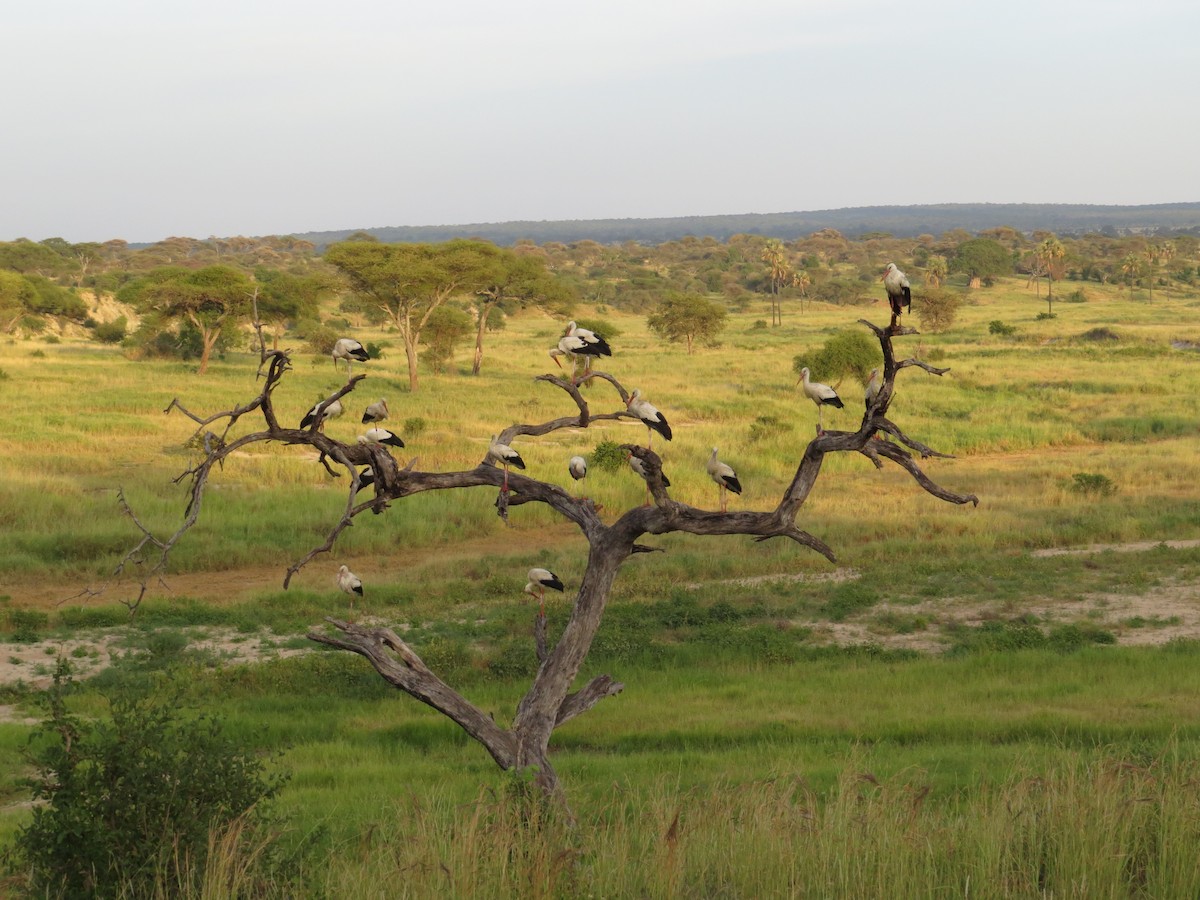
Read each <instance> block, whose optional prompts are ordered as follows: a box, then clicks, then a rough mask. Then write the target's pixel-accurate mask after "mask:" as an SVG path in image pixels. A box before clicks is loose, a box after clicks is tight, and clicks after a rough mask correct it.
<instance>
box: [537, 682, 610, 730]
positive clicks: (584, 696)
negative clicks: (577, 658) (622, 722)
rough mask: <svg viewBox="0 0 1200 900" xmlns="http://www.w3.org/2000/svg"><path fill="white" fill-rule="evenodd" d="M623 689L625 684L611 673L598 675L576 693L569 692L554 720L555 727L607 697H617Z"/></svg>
mask: <svg viewBox="0 0 1200 900" xmlns="http://www.w3.org/2000/svg"><path fill="white" fill-rule="evenodd" d="M623 690H625V685H623V684H621V682H619V681H616V680H614V679H613V677H612V676H611V675H597V676H596V677H595V678H593V679H592V680H591V681H589V682H588V683H587V684H585V685H584V686H583V687H582V688H581V689H580V690H578V691H576V692H575V693H574V694H567V696H566V697H565V698H564V699H563V702H562V705H561V706H559V708H558V717H557V718H556V719H555V720H554V725H555V727H558V726H559V725H561V724H563V723H564V722H569V721H570V720H571V719H573V718H575V717H576V716H578V715H580V714H581V713H585V712H587V711H588V710H589V709H591V708H592V707H593V706H595V705H596V704H597V703H599V702H600V701H601V700H603V699H604V698H605V697H615V696H616V695H617V694H619V693H621V691H623Z"/></svg>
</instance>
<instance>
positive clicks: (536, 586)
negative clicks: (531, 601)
mask: <svg viewBox="0 0 1200 900" xmlns="http://www.w3.org/2000/svg"><path fill="white" fill-rule="evenodd" d="M528 577H529V581H528V582H527V583H526V585H525V593H526V594H528V595H529V596H530V597H537V599H538V615H539V616H542V617H545V615H546V588H550V589H551V590H555V591H561V590H563V588H564V587H565V585H563V583H562V582H561V581H560V580H559V578H558V576H557V575H555V574H554V573H553V572H551V571H550V570H549V569H530V570H529V576H528Z"/></svg>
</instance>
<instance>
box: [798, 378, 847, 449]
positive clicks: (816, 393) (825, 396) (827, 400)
mask: <svg viewBox="0 0 1200 900" xmlns="http://www.w3.org/2000/svg"><path fill="white" fill-rule="evenodd" d="M796 383H797V384H800V383H803V384H804V395H805V396H806V397H808V399H809V400H811V401H812V402H813V403H815V404H817V434H824V433H825V427H824V426H823V425H822V424H821V411H822V409H823V408H824V407H826V406H836V407H837V408H838V409H842V408H843V407H844V406H845V404H844V403H842V398H841V397H839V396H838V395H837V391H835V390H834V389H833V388H831V387H830V386H829V385H827V384H821V383H820V382H819V381H809V380H808V366H805V367H804V368H803V369H801V370H800V381H798V382H796Z"/></svg>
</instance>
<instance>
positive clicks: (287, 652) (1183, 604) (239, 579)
mask: <svg viewBox="0 0 1200 900" xmlns="http://www.w3.org/2000/svg"><path fill="white" fill-rule="evenodd" d="M1162 544H1166V545H1167V546H1169V547H1195V546H1200V541H1157V542H1154V541H1144V542H1138V543H1132V544H1117V545H1110V544H1104V545H1094V546H1091V547H1085V548H1077V549H1055V550H1038V551H1034V552H1033V554H1032V555H1033V556H1054V555H1067V554H1075V553H1101V552H1105V551H1118V552H1139V551H1146V550H1150V549H1153V548H1155V547H1158V546H1160V545H1162ZM363 571H364V572H366V571H367V570H366V569H365V568H364V569H363ZM858 577H859V573H858V572H856V571H854V570H853V569H848V568H839V569H836V570H835V571H833V572H828V573H821V574H816V575H813V574H804V575H792V574H783V575H763V576H757V577H751V578H735V579H729V580H728V581H724V582H717V583H718V584H731V585H738V586H747V585H755V584H768V583H776V582H781V581H794V582H829V583H838V582H844V581H849V580H853V579H856V578H858ZM279 579H280V570H279V568H278V567H264V568H262V569H261V570H255V571H253V572H251V571H247V570H239V571H236V572H227V573H199V574H195V575H179V576H172V578H171V581H170V584H171V589H172V590H171V592H172V593H176V594H180V595H186V596H210V597H211V596H221V597H223V598H224V599H225V600H226V601H228V600H229V599H230V598H236V597H238V596H240V595H243V594H247V593H252V592H254V591H258V590H265V589H270V588H272V587H277V586H278V584H279ZM685 586H686V587H687V588H689V589H692V590H695V589H699V588H701V587H703V586H704V585H703V584H700V583H692V584H688V585H685ZM33 589H34V588H33V587H32V586H31V587H30V590H33ZM6 590H9V588H6ZM42 590H43V591H44V588H43V589H42ZM22 593H23V591H21V590H20V588H18V589H17V590H15V591H14V592H13V595H14V599H15V598H16V597H19V596H20V595H21V594H22ZM888 613H895V614H896V615H899V616H905V617H909V618H912V617H921V618H924V619H925V620H926V621H927V623H928V625H927V627H926V628H924V629H923V630H920V631H914V632H912V633H909V634H896V633H894V632H893V631H891V630H889V629H887V628H886V627H882V626H880V625H878V624H874V623H875V622H877V620H878V619H879V618H880V617H881V616H884V615H886V614H888ZM1017 615H1033V616H1036V617H1037V618H1039V619H1040V620H1042V621H1043V622H1045V623H1046V624H1053V623H1069V622H1080V621H1087V622H1089V623H1091V624H1093V625H1096V626H1099V627H1102V628H1105V629H1108V630H1110V631H1112V632H1113V633H1114V634H1115V635H1116V637H1117V643H1118V644H1122V645H1127V646H1137V645H1152V644H1162V643H1166V642H1167V641H1170V640H1172V639H1175V638H1195V639H1200V581H1182V580H1175V581H1167V582H1165V583H1163V584H1161V585H1159V586H1158V587H1156V588H1153V589H1151V590H1150V591H1147V592H1146V593H1144V594H1137V595H1134V594H1110V593H1097V594H1090V595H1087V596H1085V597H1083V598H1082V599H1079V600H1053V599H1050V598H1038V597H1032V598H1030V599H1029V600H1028V601H1027V602H1025V603H1021V604H1020V605H1019V606H1017V605H1016V604H1012V603H1005V604H998V605H994V606H989V605H981V604H979V603H978V602H975V601H972V602H970V603H967V602H966V601H963V602H957V601H955V599H954V598H938V599H935V600H928V601H925V602H923V603H919V604H912V605H908V604H890V603H880V604H876V605H875V606H873V607H871V609H870V610H869V611H868V613H867V616H866V618H867V619H868V621H864V622H825V621H803V620H797V621H794V622H791V623H790V624H791V625H793V626H797V627H800V626H803V627H808V628H812V629H813V633H814V636H815V637H816V638H817V639H818V640H824V641H826V642H828V643H831V644H838V645H842V646H854V645H859V644H875V645H878V646H881V647H884V648H887V649H911V650H918V651H922V652H933V653H936V652H939V651H940V650H942V649H943V648H944V646H945V641H944V632H945V630H946V629H947V628H949V627H951V626H955V625H965V626H978V625H981V624H982V623H984V622H986V621H990V620H995V619H1010V618H1013V617H1014V616H1017ZM1137 619H1141V620H1143V621H1144V624H1143V625H1142V627H1134V626H1133V625H1131V624H1130V620H1137ZM381 624H390V625H391V627H393V628H405V627H406V626H404V625H398V624H395V623H381ZM182 630H183V631H184V632H185V633H187V634H188V635H189V639H190V641H191V643H190V645H189V646H190V648H191V649H195V650H198V651H207V652H209V653H211V654H213V655H215V656H216V657H217V658H218V659H220V660H222V661H223V662H224V663H225V664H228V665H237V664H241V663H249V662H256V661H259V660H264V659H278V658H281V657H284V656H292V655H295V654H297V653H305V652H309V651H307V650H303V649H295V648H289V649H284V648H282V647H280V646H278V645H279V644H280V643H282V642H283V641H284V640H285V639H284V638H281V637H280V636H278V635H271V634H268V633H265V632H264V633H262V634H258V635H247V634H244V633H240V632H237V631H235V630H233V629H228V628H205V627H195V628H189V629H182ZM125 633H126V632H125V629H122V628H108V629H92V630H88V631H81V632H79V633H78V634H77V635H75V636H73V637H70V638H65V639H56V640H45V641H38V642H36V643H29V644H12V643H7V644H0V685H15V684H18V683H24V684H26V685H28V686H30V687H33V688H43V687H45V686H47V685H48V684H49V683H50V681H51V674H52V672H53V669H54V663H55V660H56V659H57V658H58V657H59V656H60V655H62V656H65V657H67V658H68V659H70V660H71V662H72V664H73V665H74V666H75V670H76V672H77V674H78V675H79V676H80V677H84V678H86V677H88V676H90V675H94V674H96V673H97V672H99V671H101V670H102V669H104V668H105V667H107V666H108V665H110V664H111V662H112V659H113V656H114V654H120V653H121V652H124V651H123V650H122V648H121V646H120V644H121V642H122V641H123V639H124V637H125ZM0 721H12V711H11V709H9V708H6V707H4V706H0Z"/></svg>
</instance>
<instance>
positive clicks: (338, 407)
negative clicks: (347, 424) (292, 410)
mask: <svg viewBox="0 0 1200 900" xmlns="http://www.w3.org/2000/svg"><path fill="white" fill-rule="evenodd" d="M322 405H324V407H325V408H324V409H322V408H321V407H322ZM343 412H345V410H344V409H343V408H342V401H341V400H334V401H333V402H332V403H330V402H329V400H327V399H326V400H322V401H321V402H320V403H318V404H317V405H316V406H314V407H313V408H312V409H310V410H309V411H308V412H307V413H305V415H304V418H303V419H301V420H300V427H301V428H308V427H309V426H310V425H312V424H313V423H314V422H315V423H316V425H317V429H318V430H320V431H324V430H325V423H326V422H328V421H329V420H330V419H336V418H337V417H338V416H340V415H341V414H342V413H343ZM318 414H319V415H320V420H319V421H318V419H317V416H318Z"/></svg>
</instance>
